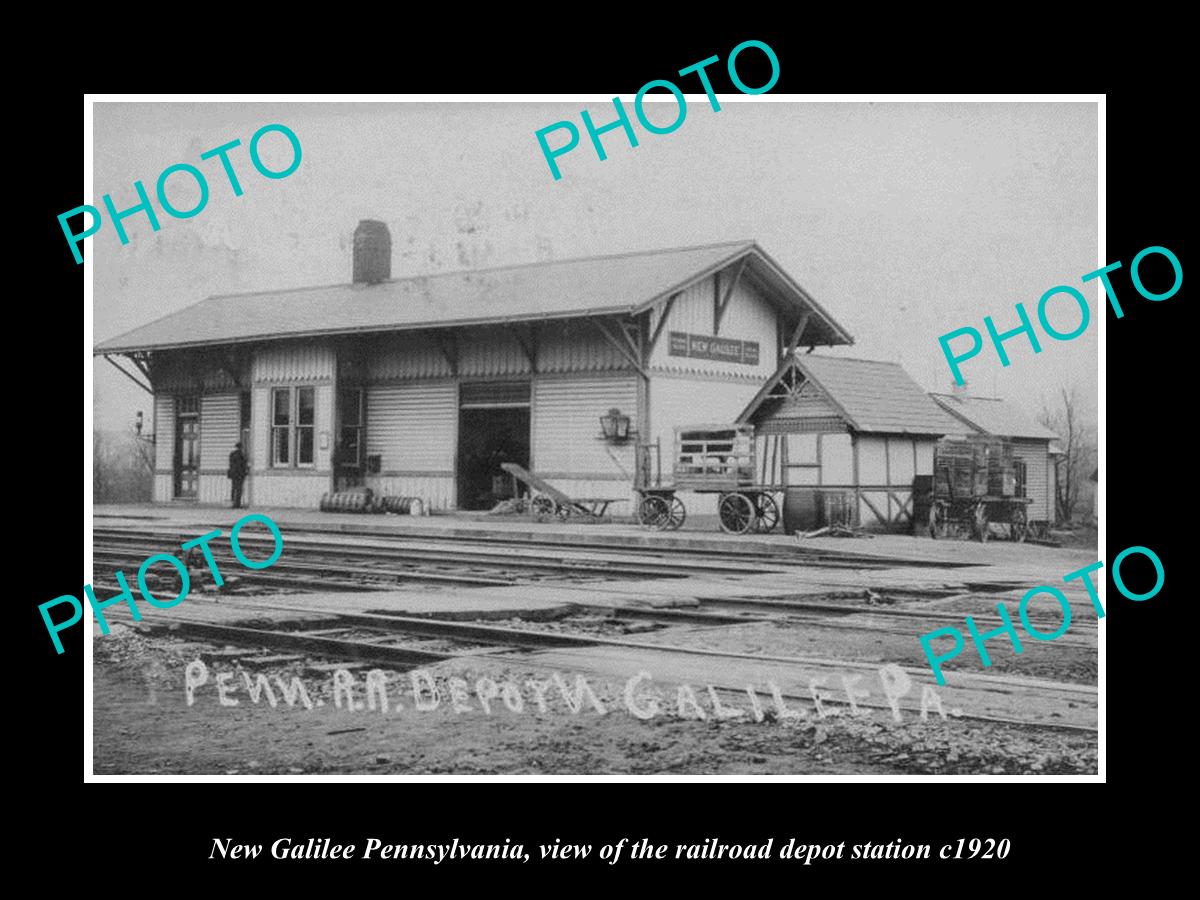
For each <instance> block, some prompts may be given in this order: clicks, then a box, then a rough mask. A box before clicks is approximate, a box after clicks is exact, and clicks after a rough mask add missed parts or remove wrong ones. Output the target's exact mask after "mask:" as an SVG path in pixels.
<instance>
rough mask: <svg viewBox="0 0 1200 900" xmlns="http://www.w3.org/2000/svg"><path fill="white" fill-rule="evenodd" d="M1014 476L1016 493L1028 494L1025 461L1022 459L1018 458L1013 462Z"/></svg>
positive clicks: (1020, 494)
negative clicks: (1026, 491) (1026, 492)
mask: <svg viewBox="0 0 1200 900" xmlns="http://www.w3.org/2000/svg"><path fill="white" fill-rule="evenodd" d="M1013 476H1014V480H1015V481H1016V489H1015V491H1014V493H1015V495H1016V496H1018V497H1024V496H1026V494H1025V463H1024V462H1022V461H1021V460H1017V461H1016V462H1014V463H1013Z"/></svg>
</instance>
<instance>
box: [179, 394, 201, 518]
mask: <svg viewBox="0 0 1200 900" xmlns="http://www.w3.org/2000/svg"><path fill="white" fill-rule="evenodd" d="M199 484H200V398H199V397H177V398H176V400H175V496H176V497H178V498H180V499H186V500H194V499H195V498H196V495H197V493H198V492H199Z"/></svg>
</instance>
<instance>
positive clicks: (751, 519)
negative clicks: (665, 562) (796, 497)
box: [636, 425, 780, 534]
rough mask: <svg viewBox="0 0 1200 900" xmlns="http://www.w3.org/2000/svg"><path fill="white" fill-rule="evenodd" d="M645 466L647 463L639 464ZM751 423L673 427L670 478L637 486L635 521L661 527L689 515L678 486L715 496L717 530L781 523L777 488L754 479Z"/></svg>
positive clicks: (737, 531) (755, 528) (742, 531)
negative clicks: (672, 477) (718, 522)
mask: <svg viewBox="0 0 1200 900" xmlns="http://www.w3.org/2000/svg"><path fill="white" fill-rule="evenodd" d="M643 470H644V471H648V466H643ZM755 472H756V467H755V454H754V426H752V425H697V426H688V427H684V428H677V429H675V458H674V465H673V475H674V479H673V483H672V484H671V485H669V486H663V485H662V484H656V485H654V486H653V487H652V486H649V485H646V486H642V487H638V488H636V490H637V492H638V495H639V496H640V498H641V499H640V502H639V503H638V521H639V522H640V523H641V524H642V525H645V526H648V527H650V528H655V529H658V530H660V531H663V530H671V529H675V528H678V527H679V526H680V525H682V524H683V522H684V520H685V519H686V518H687V510H686V508H685V506H684V503H683V501H682V500H681V499H680V498H679V497H678V496H677V492H678V491H694V492H696V493H698V494H716V495H717V517H718V520H719V521H720V524H721V529H722V530H723V531H726V532H728V533H730V534H747V533H750V532H760V533H765V532H769V531H771V530H772V529H774V528H775V526H776V525H778V524H779V518H780V516H779V501H778V499H777V495H778V493H779V490H780V489H779V487H778V486H776V485H769V484H763V483H761V481H760V480H756V478H755Z"/></svg>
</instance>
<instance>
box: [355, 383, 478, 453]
mask: <svg viewBox="0 0 1200 900" xmlns="http://www.w3.org/2000/svg"><path fill="white" fill-rule="evenodd" d="M457 431H458V391H457V388H456V385H455V384H454V382H452V381H445V382H427V383H413V384H403V383H401V384H385V385H371V386H369V387H368V388H367V454H368V455H372V454H379V455H380V456H381V457H382V458H381V460H380V474H381V475H386V474H387V473H388V472H413V473H422V472H428V473H429V474H431V475H433V474H437V475H442V476H444V475H446V474H447V473H449V472H453V471H454V456H455V448H456V435H457Z"/></svg>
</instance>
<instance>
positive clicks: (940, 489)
mask: <svg viewBox="0 0 1200 900" xmlns="http://www.w3.org/2000/svg"><path fill="white" fill-rule="evenodd" d="M1032 502H1033V500H1032V498H1030V497H1023V496H1017V492H1016V479H1015V470H1014V466H1013V454H1012V445H1011V442H1009V441H1006V440H1004V439H1003V438H993V437H986V438H985V437H977V438H968V439H961V440H960V439H946V440H943V441H942V442H941V443H940V444H939V445H938V447H937V450H936V451H935V453H934V458H933V496H932V497H931V498H930V503H929V536H930V537H932V538H947V537H958V536H961V535H963V534H967V535H969V536H971V537H973V538H975V539H976V540H978V541H981V542H986V541H987V540H988V537H989V536H991V534H992V530H993V527H994V526H997V527H999V528H1000V529H1002V531H1003V533H1004V534H1005V535H1006V536H1007V537H1008V539H1009V540H1013V541H1024V540H1025V538H1026V537H1027V536H1028V534H1029V531H1030V525H1029V504H1031V503H1032Z"/></svg>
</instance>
